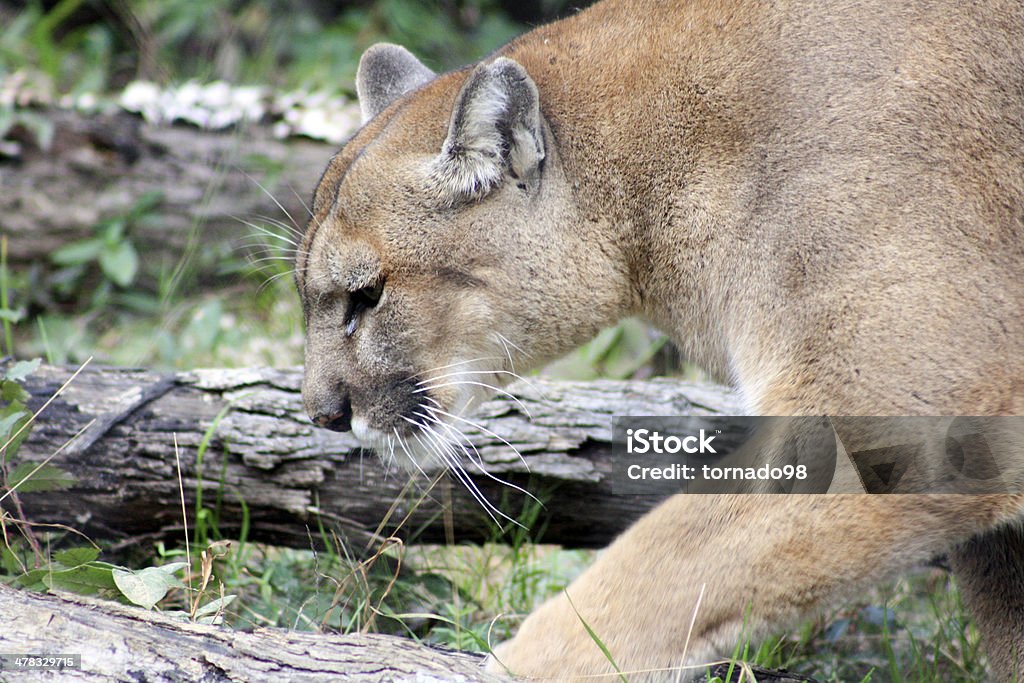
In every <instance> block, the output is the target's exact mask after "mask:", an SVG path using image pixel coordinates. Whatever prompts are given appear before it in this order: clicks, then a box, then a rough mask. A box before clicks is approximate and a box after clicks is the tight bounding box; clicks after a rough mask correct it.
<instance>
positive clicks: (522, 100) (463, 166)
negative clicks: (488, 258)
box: [431, 57, 544, 205]
mask: <svg viewBox="0 0 1024 683" xmlns="http://www.w3.org/2000/svg"><path fill="white" fill-rule="evenodd" d="M543 160H544V140H543V136H542V133H541V118H540V99H539V96H538V94H537V86H536V85H535V84H534V82H533V80H532V79H531V78H530V75H529V74H528V73H526V69H524V68H523V67H522V66H520V65H519V63H517V62H515V61H513V60H511V59H508V58H507V57H499V58H498V59H496V60H494V61H493V62H492V63H490V64H481V65H480V66H478V67H477V68H476V69H475V70H474V71H473V73H472V74H470V76H469V78H468V79H467V80H466V83H465V85H463V86H462V90H461V91H460V92H459V95H458V97H457V98H456V100H455V107H454V109H453V110H452V117H451V121H450V122H449V124H448V137H447V139H446V140H445V141H444V145H443V146H442V147H441V154H440V155H439V156H438V157H437V158H435V159H434V161H433V168H432V169H431V178H432V180H433V182H434V183H435V184H436V185H437V191H438V195H439V196H440V198H441V200H442V201H444V202H445V203H448V204H450V205H454V204H458V203H461V202H465V201H471V200H474V199H479V198H481V197H483V196H484V195H486V194H487V193H488V192H489V191H490V190H491V189H493V188H494V187H497V185H498V184H499V183H501V181H502V180H503V179H504V178H505V176H506V175H508V176H510V177H512V178H523V179H527V178H529V177H530V176H531V175H532V174H534V173H535V172H536V171H537V169H538V167H539V166H540V164H541V162H542V161H543Z"/></svg>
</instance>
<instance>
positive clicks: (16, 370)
mask: <svg viewBox="0 0 1024 683" xmlns="http://www.w3.org/2000/svg"><path fill="white" fill-rule="evenodd" d="M42 362H43V359H42V358H33V359H32V360H20V361H18V362H17V363H15V364H14V365H13V366H12V367H11V369H10V370H8V371H7V379H11V380H14V381H15V382H20V381H21V380H23V379H25V378H26V377H28V376H29V375H31V374H32V373H33V372H35V371H36V369H37V368H38V367H39V364H40V363H42Z"/></svg>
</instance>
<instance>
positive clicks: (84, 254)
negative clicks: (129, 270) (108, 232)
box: [50, 237, 104, 266]
mask: <svg viewBox="0 0 1024 683" xmlns="http://www.w3.org/2000/svg"><path fill="white" fill-rule="evenodd" d="M103 246H104V245H103V240H101V239H98V238H95V237H94V238H92V239H87V240H81V241H80V242H72V243H71V244H65V245H64V246H63V247H61V248H60V249H57V250H56V251H55V252H53V253H52V254H50V260H51V261H53V262H54V263H56V264H57V265H58V266H80V265H82V264H84V263H90V262H92V261H95V260H96V258H97V257H99V255H100V252H102V251H103Z"/></svg>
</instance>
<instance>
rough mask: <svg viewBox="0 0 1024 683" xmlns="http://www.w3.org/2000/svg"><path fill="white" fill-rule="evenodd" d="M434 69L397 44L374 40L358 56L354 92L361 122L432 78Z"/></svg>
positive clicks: (364, 121)
mask: <svg viewBox="0 0 1024 683" xmlns="http://www.w3.org/2000/svg"><path fill="white" fill-rule="evenodd" d="M433 78H434V72H433V71H431V70H430V69H428V68H427V67H425V66H424V65H423V63H422V62H420V60H418V59H416V57H414V56H413V54H412V53H411V52H409V51H408V50H406V49H405V48H404V47H402V46H401V45H392V44H391V43H377V44H376V45H374V46H372V47H370V48H369V49H368V50H367V51H366V52H364V53H363V56H362V57H361V58H360V59H359V69H358V70H357V71H356V94H357V95H359V108H360V110H362V114H363V123H366V122H367V121H369V120H370V119H372V118H373V117H374V116H376V115H377V114H379V113H381V112H382V111H384V110H385V109H387V107H388V105H389V104H391V103H392V102H394V101H395V100H397V99H398V98H399V97H401V96H402V95H404V94H405V93H407V92H409V91H410V90H415V89H416V88H418V87H420V86H421V85H423V84H424V83H426V82H428V81H431V80H433Z"/></svg>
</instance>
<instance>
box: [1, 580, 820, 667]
mask: <svg viewBox="0 0 1024 683" xmlns="http://www.w3.org/2000/svg"><path fill="white" fill-rule="evenodd" d="M0 614H3V615H4V627H3V628H2V629H0V654H2V655H78V657H79V662H80V664H79V667H80V668H78V669H75V670H70V671H48V672H44V671H39V670H15V669H13V668H10V666H9V665H7V666H5V664H3V663H0V678H2V679H3V680H4V681H10V682H11V683H19V682H21V681H38V680H50V679H53V680H76V681H90V682H93V683H104V682H107V681H118V682H119V681H136V680H146V681H200V680H201V681H207V680H209V681H251V682H252V683H259V682H262V681H299V682H302V681H341V680H343V681H350V682H352V683H370V682H378V681H380V682H383V681H388V682H395V681H408V682H410V683H412V682H414V681H429V682H431V683H468V682H469V681H478V682H479V683H498V682H500V681H507V680H510V679H508V678H506V677H504V676H499V675H493V674H487V673H485V672H484V671H482V670H481V668H480V667H481V664H482V661H483V658H482V656H481V655H475V654H469V653H462V652H453V651H450V650H442V649H439V648H432V647H428V646H426V645H421V644H418V643H416V642H414V641H412V640H409V639H406V638H400V637H397V636H386V635H379V634H354V635H336V634H329V633H308V632H295V631H286V630H283V629H257V630H256V631H253V632H242V631H235V630H231V629H227V628H219V627H216V626H206V625H200V624H193V623H187V622H182V621H178V620H175V619H172V618H171V617H169V616H167V615H164V614H161V613H159V612H147V611H145V610H142V609H141V608H136V607H126V606H123V605H119V604H117V603H112V602H105V601H101V600H97V599H95V598H86V597H82V596H75V595H69V594H60V595H43V594H39V593H30V592H26V591H18V590H15V589H12V588H10V587H8V586H4V585H3V584H0ZM728 669H729V667H728V665H717V666H716V667H714V668H713V669H712V675H718V676H724V675H725V674H726V672H727V671H728ZM740 670H741V669H740V667H739V666H737V667H734V671H733V677H734V678H736V676H738V675H739V672H740ZM747 670H748V673H753V674H754V678H751V679H750V680H754V679H755V678H756V680H757V681H760V682H761V683H814V680H813V679H811V678H807V677H805V676H800V675H797V674H792V673H789V672H786V671H775V670H768V669H764V668H761V667H747ZM47 674H49V675H47ZM748 678H749V676H744V677H743V679H744V680H747V679H748ZM670 680H680V679H679V678H677V677H675V676H671V677H670ZM681 680H692V681H705V680H707V677H706V676H705V674H704V673H703V672H700V673H697V674H696V675H694V676H692V677H690V676H684V677H683V678H682V679H681Z"/></svg>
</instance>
